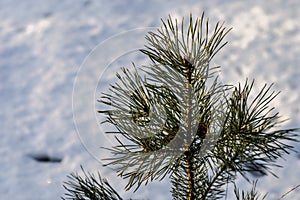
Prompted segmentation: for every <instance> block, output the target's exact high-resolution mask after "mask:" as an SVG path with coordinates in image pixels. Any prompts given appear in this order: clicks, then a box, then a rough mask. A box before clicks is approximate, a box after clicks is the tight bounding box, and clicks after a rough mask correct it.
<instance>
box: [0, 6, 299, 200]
mask: <svg viewBox="0 0 300 200" xmlns="http://www.w3.org/2000/svg"><path fill="white" fill-rule="evenodd" d="M202 11H205V15H206V17H209V18H210V22H211V24H212V25H213V24H214V23H215V22H217V21H225V26H227V27H233V30H232V31H231V32H230V33H229V36H228V37H226V40H228V41H229V44H228V45H227V46H226V47H225V48H224V49H222V51H221V52H220V53H219V54H218V55H217V56H216V58H215V59H214V64H216V65H221V66H222V67H223V68H222V73H221V74H222V80H223V82H227V83H233V84H236V83H238V82H239V81H244V80H245V79H246V77H249V78H255V79H256V87H258V88H261V87H262V86H263V84H264V83H272V82H275V86H274V89H276V90H281V91H282V92H281V94H280V96H279V97H278V98H277V99H276V100H275V106H276V107H277V108H278V110H279V112H280V113H281V115H283V116H284V117H286V118H289V119H290V120H289V121H288V122H286V123H285V124H284V127H285V128H292V127H299V126H300V123H299V122H300V105H299V102H300V23H299V21H300V2H299V1H295V0H286V1H283V0H273V1H258V0H253V1H236V0H226V1H224V0H212V1H202V2H200V1H198V2H196V1H192V0H188V1H179V0H174V1H158V0H152V1H145V0H135V1H130V0H124V1H117V0H109V1H108V0H99V1H92V0H77V1H74V0H51V1H50V0H48V1H37V0H27V1H17V0H0V80H1V82H0V107H1V113H0V138H1V139H0V196H1V199H14V200H21V199H22V200H23V199H26V200H27V199H30V200H50V199H51V200H52V199H59V198H60V196H62V195H63V193H64V192H65V191H64V189H63V188H62V182H63V181H65V180H67V179H66V175H68V174H69V173H71V172H75V171H79V170H80V165H81V164H82V165H83V166H84V168H85V169H86V170H87V171H90V172H97V171H99V170H100V172H101V174H102V176H103V177H106V178H107V179H108V180H109V181H110V183H111V184H112V185H113V186H114V187H115V188H116V189H117V190H118V191H120V194H122V196H123V197H124V198H125V199H128V198H130V197H131V198H143V199H151V200H160V199H171V196H170V194H169V192H168V191H169V186H170V185H169V183H168V182H167V181H163V182H154V183H150V184H149V186H146V187H142V188H141V190H140V191H138V192H136V193H132V192H131V191H129V192H124V191H123V188H124V186H125V184H126V181H122V180H121V179H120V178H117V177H116V175H115V173H114V172H113V171H111V170H110V169H104V168H103V167H102V166H101V162H99V161H98V160H99V159H98V160H97V159H95V157H96V158H99V157H97V156H98V155H95V154H94V152H93V151H94V150H95V148H93V150H90V147H89V144H86V143H85V141H84V139H86V138H88V137H89V136H84V134H87V135H91V133H93V132H95V131H96V132H97V131H98V132H99V135H100V136H99V135H98V136H97V137H101V136H102V135H101V134H102V132H101V128H99V127H98V129H97V120H96V117H95V115H94V113H93V112H90V111H91V110H92V111H93V109H94V106H95V105H94V104H95V98H91V99H88V100H89V102H90V104H89V105H85V104H76V105H81V107H76V108H75V112H76V113H77V114H78V113H80V115H81V120H82V121H79V122H80V123H81V122H84V121H85V122H86V124H85V125H82V124H84V123H81V124H78V123H77V124H76V126H75V125H74V121H73V113H74V112H73V109H72V94H73V83H74V81H75V78H76V74H77V72H79V73H78V74H79V75H81V76H80V78H81V79H80V80H86V81H87V82H89V81H90V80H89V79H95V78H96V80H97V79H99V76H100V74H97V73H95V74H93V71H90V72H88V73H86V74H89V73H90V77H89V76H87V77H83V76H84V75H82V74H81V73H80V71H79V70H80V69H82V68H80V66H81V65H82V63H83V61H84V59H85V57H86V56H88V55H89V53H90V52H91V50H92V49H93V48H95V47H96V45H98V44H99V43H101V42H103V41H105V40H106V39H108V38H109V37H111V36H113V35H116V34H119V33H122V32H125V31H128V30H131V29H135V28H144V27H157V26H159V25H160V18H166V17H167V16H168V15H169V14H171V15H172V16H173V17H178V18H179V19H181V18H182V16H188V15H189V13H190V12H192V13H193V16H195V17H196V16H199V17H200V16H201V13H202ZM137 42H140V41H137ZM123 45H124V46H126V45H128V44H127V42H126V40H124V42H123V44H122V43H121V46H123ZM120 48H121V47H120ZM95 59H96V58H95ZM98 67H99V69H100V70H101V69H102V70H104V68H105V67H107V66H98ZM99 69H95V72H99ZM83 74H84V73H83ZM111 75H113V73H111ZM92 83H93V82H92ZM92 83H89V84H92ZM89 84H86V85H84V86H83V88H84V87H85V86H87V87H89V86H90V85H89ZM92 87H93V88H86V89H87V91H88V92H90V91H92V93H90V94H89V95H91V96H92V97H93V95H96V96H97V95H98V94H95V93H97V92H101V87H102V86H101V85H100V86H97V85H92ZM96 87H97V90H95V88H96ZM103 87H104V86H103ZM103 90H104V88H103ZM75 92H76V91H75ZM75 100H76V99H75ZM85 106H86V107H85ZM76 109H78V110H76ZM90 119H92V120H90ZM90 124H92V125H91V126H93V127H91V126H89V125H90ZM95 127H96V128H95ZM76 128H77V130H79V135H78V133H77V130H76ZM83 129H84V130H85V132H84V133H83V132H82V130H83ZM87 140H88V139H87ZM97 140H98V138H97ZM97 140H93V142H92V143H93V144H91V145H96V149H97V148H98V146H101V141H99V145H98V146H97V144H98V143H97ZM296 149H297V150H300V145H296ZM99 151H101V150H100V149H99ZM89 152H90V153H89ZM100 154H101V152H100ZM47 156H48V157H50V158H53V159H56V161H60V160H61V162H37V161H36V160H34V159H33V157H35V158H36V157H39V158H41V157H44V159H47ZM41 159H43V158H41ZM279 163H280V164H282V165H283V166H284V168H279V169H274V170H275V173H276V174H277V175H278V176H279V179H277V178H274V177H272V176H266V177H262V179H261V180H260V181H259V183H258V188H259V191H260V192H262V193H266V192H268V193H269V195H268V198H267V199H276V197H277V198H278V197H279V196H280V195H281V194H283V193H285V192H286V191H288V190H289V189H290V188H291V187H292V186H295V185H298V184H300V179H299V177H300V156H299V154H297V153H293V154H291V155H289V156H288V157H286V160H285V161H283V160H280V162H279ZM299 198H300V190H299V189H298V190H296V191H294V192H293V193H291V194H290V195H289V196H287V198H286V199H299Z"/></svg>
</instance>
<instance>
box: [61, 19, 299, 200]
mask: <svg viewBox="0 0 300 200" xmlns="http://www.w3.org/2000/svg"><path fill="white" fill-rule="evenodd" d="M185 22H187V24H186V23H185ZM229 31H230V29H226V28H225V27H224V26H223V24H221V23H217V24H216V25H215V26H214V28H213V29H212V30H210V27H209V26H208V20H205V18H204V14H202V16H201V18H197V19H196V20H194V19H193V17H192V15H190V17H189V19H188V20H187V21H186V20H184V19H183V20H182V22H181V23H178V21H177V20H173V19H172V18H171V17H169V18H168V19H167V20H166V21H164V20H162V26H161V28H160V29H158V30H157V32H149V33H148V35H147V36H146V40H147V42H148V43H147V45H146V46H145V48H144V49H141V52H142V53H143V54H145V55H147V56H148V57H149V59H150V60H151V62H152V64H151V65H148V66H142V67H141V68H138V67H136V66H135V65H134V64H133V69H134V70H129V69H127V68H122V73H120V74H119V73H118V74H117V77H118V79H119V83H116V84H114V85H112V86H111V88H110V93H107V94H104V95H103V97H102V98H101V99H100V100H99V102H100V103H102V104H105V105H107V106H109V109H107V110H102V111H99V112H100V113H102V114H105V115H106V117H107V121H106V122H107V123H110V124H113V125H114V126H115V128H116V130H117V131H114V132H108V133H114V134H116V136H115V138H116V140H117V142H118V143H119V144H118V145H116V146H113V147H111V148H109V149H108V150H109V151H110V152H111V153H112V154H113V156H112V157H111V158H107V159H106V161H107V163H106V164H105V165H110V166H114V167H115V168H116V171H117V173H118V175H119V176H121V177H122V178H124V179H127V180H128V184H127V186H126V189H127V190H129V189H132V188H133V189H134V190H135V191H136V190H138V189H139V187H140V186H141V185H142V184H147V183H148V182H149V181H154V180H162V179H163V178H165V177H166V176H168V177H170V179H171V183H172V188H171V193H172V196H173V199H178V200H184V199H187V200H194V199H203V200H204V199H221V198H223V197H224V196H225V195H226V185H227V184H229V183H234V181H235V179H236V176H237V175H238V174H240V175H242V176H243V177H244V178H245V179H246V180H248V181H250V178H249V173H251V172H260V173H262V174H266V173H271V174H273V173H272V171H271V167H272V166H278V165H276V160H277V159H278V158H282V157H283V156H284V155H286V154H288V153H289V152H290V151H291V150H292V149H293V146H292V145H290V141H297V140H296V135H295V131H296V130H297V129H279V128H278V125H280V123H281V122H282V120H281V119H280V116H279V114H278V113H277V112H275V108H273V107H270V103H271V102H272V101H273V100H274V99H275V98H276V96H277V95H278V93H277V92H274V91H273V90H272V85H269V86H268V85H267V84H266V85H264V86H263V87H262V88H261V90H260V92H259V93H258V94H253V87H254V80H253V81H249V80H247V79H246V81H245V83H243V84H242V83H240V84H239V85H238V86H232V85H224V84H222V83H221V82H220V81H219V80H218V76H217V73H216V72H218V70H219V67H211V66H210V61H211V60H212V58H213V57H214V56H215V55H216V54H217V52H219V50H220V49H221V48H222V47H223V46H224V45H226V42H222V41H223V39H224V37H225V36H226V35H227V33H228V32H229ZM211 32H212V33H211ZM141 72H142V73H143V74H144V76H142V75H141ZM273 175H275V174H273ZM85 176H86V177H87V178H85V179H83V178H81V177H80V176H78V175H74V174H73V175H71V177H70V178H71V180H72V181H71V182H67V183H66V185H65V187H66V189H67V190H68V191H69V194H68V199H121V198H120V197H119V196H118V195H117V193H116V192H115V191H114V190H113V189H112V188H111V186H110V185H109V184H108V183H107V182H105V181H104V182H103V181H101V180H102V179H101V178H100V177H99V178H100V181H98V182H97V181H96V179H95V178H94V176H93V175H91V174H86V173H85ZM275 176H276V175H275ZM255 186H256V183H254V184H253V188H252V189H251V190H250V191H249V192H244V191H243V192H242V193H241V194H240V191H239V189H238V188H237V187H236V186H235V191H234V192H235V195H236V198H237V199H238V200H239V199H243V200H246V199H247V200H250V199H259V195H258V194H257V192H256V190H255ZM264 198H265V196H264V197H262V199H264Z"/></svg>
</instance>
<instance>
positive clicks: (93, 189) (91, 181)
mask: <svg viewBox="0 0 300 200" xmlns="http://www.w3.org/2000/svg"><path fill="white" fill-rule="evenodd" d="M81 169H82V172H83V174H84V178H82V177H81V176H79V175H78V174H74V173H73V174H71V175H69V176H68V178H69V181H67V182H64V185H63V187H64V188H65V189H66V190H67V191H68V193H66V194H65V198H62V199H63V200H79V199H80V200H122V198H121V197H120V196H119V194H118V193H117V192H116V191H115V190H114V189H113V188H112V187H111V186H110V184H109V183H108V182H107V180H106V179H102V178H101V176H100V174H99V173H98V177H97V178H96V177H95V175H93V174H90V173H86V172H85V171H84V170H83V168H82V167H81Z"/></svg>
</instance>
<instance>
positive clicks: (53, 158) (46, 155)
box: [28, 153, 62, 163]
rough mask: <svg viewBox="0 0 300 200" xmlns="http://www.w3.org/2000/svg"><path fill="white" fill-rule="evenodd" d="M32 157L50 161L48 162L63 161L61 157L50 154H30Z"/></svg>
mask: <svg viewBox="0 0 300 200" xmlns="http://www.w3.org/2000/svg"><path fill="white" fill-rule="evenodd" d="M28 156H29V157H30V158H32V159H33V160H35V161H37V162H48V163H60V162H61V161H62V158H61V157H56V156H49V155H48V154H43V153H41V154H30V155H28Z"/></svg>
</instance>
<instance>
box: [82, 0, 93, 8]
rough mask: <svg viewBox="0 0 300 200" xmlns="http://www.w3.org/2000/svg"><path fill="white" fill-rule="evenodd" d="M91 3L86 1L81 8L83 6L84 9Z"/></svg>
mask: <svg viewBox="0 0 300 200" xmlns="http://www.w3.org/2000/svg"><path fill="white" fill-rule="evenodd" d="M91 3H92V2H91V1H90V0H87V1H85V2H84V3H83V6H84V7H87V6H89V5H90V4H91Z"/></svg>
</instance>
